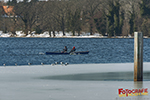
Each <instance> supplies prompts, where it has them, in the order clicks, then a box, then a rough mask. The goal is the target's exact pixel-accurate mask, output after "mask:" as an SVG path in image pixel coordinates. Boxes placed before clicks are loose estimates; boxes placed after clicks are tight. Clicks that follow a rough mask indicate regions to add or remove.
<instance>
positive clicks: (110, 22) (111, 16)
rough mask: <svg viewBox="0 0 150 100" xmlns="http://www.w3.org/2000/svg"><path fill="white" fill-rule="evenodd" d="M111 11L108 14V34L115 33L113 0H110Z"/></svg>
mask: <svg viewBox="0 0 150 100" xmlns="http://www.w3.org/2000/svg"><path fill="white" fill-rule="evenodd" d="M108 5H109V11H108V15H107V20H108V21H107V24H108V35H109V36H113V35H114V3H113V0H111V1H109V4H108Z"/></svg>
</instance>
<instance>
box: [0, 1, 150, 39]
mask: <svg viewBox="0 0 150 100" xmlns="http://www.w3.org/2000/svg"><path fill="white" fill-rule="evenodd" d="M6 5H7V6H8V7H9V6H13V13H12V14H11V15H8V14H7V13H5V15H7V17H6V16H4V14H3V13H0V16H1V17H0V30H1V31H3V32H12V33H13V34H14V35H15V31H19V30H23V32H24V33H25V34H26V35H28V34H31V32H32V31H36V33H38V34H40V33H42V32H44V31H49V32H53V35H54V36H55V31H62V32H63V35H65V32H72V33H73V35H75V32H76V33H78V35H80V34H81V33H82V32H90V34H91V35H92V34H94V33H99V34H102V35H105V34H106V33H107V34H108V36H110V37H111V36H128V35H129V34H130V35H133V33H134V32H135V31H141V32H143V33H144V36H150V29H149V26H150V12H149V11H150V1H148V0H49V1H39V0H31V1H30V2H29V1H28V0H24V1H22V2H17V0H9V1H8V2H7V3H4V2H0V7H1V9H0V12H2V10H3V9H2V6H6Z"/></svg>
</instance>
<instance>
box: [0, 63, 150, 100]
mask: <svg viewBox="0 0 150 100" xmlns="http://www.w3.org/2000/svg"><path fill="white" fill-rule="evenodd" d="M149 66H150V63H144V79H145V80H146V81H143V83H141V82H133V68H134V64H133V63H122V64H120V63H118V64H75V65H73V64H72V65H67V66H65V65H63V66H62V65H54V66H51V65H30V66H28V65H25V66H0V80H1V82H0V100H129V99H128V98H122V99H121V98H119V97H118V89H119V88H121V87H122V88H129V89H133V88H148V89H150V85H149V84H150V76H149V73H150V67H149ZM130 98H131V99H130V100H132V99H133V98H136V99H133V100H145V98H148V99H146V100H149V99H150V96H138V97H130Z"/></svg>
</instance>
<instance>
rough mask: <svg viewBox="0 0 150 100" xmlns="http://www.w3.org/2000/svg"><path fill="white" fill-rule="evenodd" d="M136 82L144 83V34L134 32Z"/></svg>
mask: <svg viewBox="0 0 150 100" xmlns="http://www.w3.org/2000/svg"><path fill="white" fill-rule="evenodd" d="M134 81H135V82H136V81H143V34H142V32H134Z"/></svg>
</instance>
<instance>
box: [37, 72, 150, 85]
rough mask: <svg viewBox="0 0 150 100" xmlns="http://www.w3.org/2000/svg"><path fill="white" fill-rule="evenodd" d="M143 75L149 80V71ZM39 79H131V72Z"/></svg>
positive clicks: (145, 79)
mask: <svg viewBox="0 0 150 100" xmlns="http://www.w3.org/2000/svg"><path fill="white" fill-rule="evenodd" d="M143 77H144V81H150V72H144V74H143ZM40 79H45V80H80V81H133V72H107V73H85V74H69V75H56V76H45V77H40ZM135 84H136V83H135ZM137 87H139V86H137Z"/></svg>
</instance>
